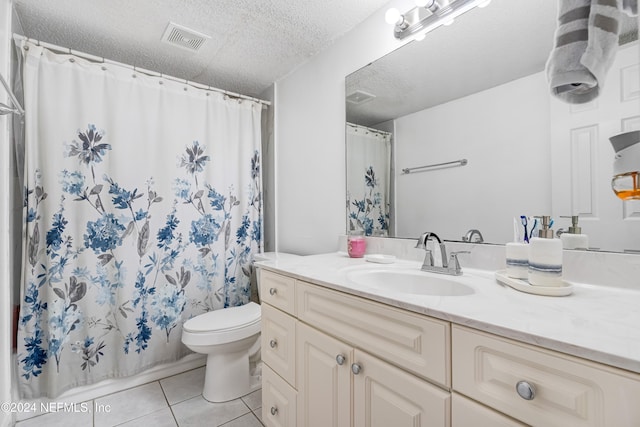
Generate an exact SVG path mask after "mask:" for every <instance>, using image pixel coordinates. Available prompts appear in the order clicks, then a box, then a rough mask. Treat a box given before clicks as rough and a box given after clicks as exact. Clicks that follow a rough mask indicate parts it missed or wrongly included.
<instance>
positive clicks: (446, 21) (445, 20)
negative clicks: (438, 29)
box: [442, 18, 453, 27]
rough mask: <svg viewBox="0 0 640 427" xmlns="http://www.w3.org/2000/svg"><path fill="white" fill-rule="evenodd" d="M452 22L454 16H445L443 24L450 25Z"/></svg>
mask: <svg viewBox="0 0 640 427" xmlns="http://www.w3.org/2000/svg"><path fill="white" fill-rule="evenodd" d="M451 24H453V18H444V19H443V20H442V25H445V26H447V27H448V26H449V25H451Z"/></svg>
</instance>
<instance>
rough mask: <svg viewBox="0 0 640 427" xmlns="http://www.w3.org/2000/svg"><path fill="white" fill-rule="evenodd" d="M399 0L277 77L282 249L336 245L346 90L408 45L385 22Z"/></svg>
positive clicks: (342, 225)
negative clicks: (350, 80) (348, 80)
mask: <svg viewBox="0 0 640 427" xmlns="http://www.w3.org/2000/svg"><path fill="white" fill-rule="evenodd" d="M392 6H393V7H397V8H398V9H399V10H407V9H409V8H411V7H412V6H413V2H412V1H408V0H407V1H393V2H391V3H389V5H388V6H385V7H383V8H381V9H380V10H379V11H377V12H375V13H374V14H372V15H371V16H370V17H369V18H368V19H367V20H366V21H364V22H363V23H362V24H360V25H359V26H358V27H356V28H355V29H353V30H352V31H350V32H349V33H347V34H346V35H345V36H344V37H342V38H341V39H339V40H338V41H337V42H336V43H335V44H334V45H332V46H331V47H329V48H328V49H326V50H324V51H323V52H321V53H319V54H318V55H316V56H314V57H313V58H311V59H310V60H309V62H307V63H306V64H304V65H302V66H301V67H299V68H298V69H296V70H295V71H294V72H292V73H291V74H289V75H288V76H286V77H285V78H283V79H281V80H279V81H278V82H276V99H277V106H276V121H275V123H276V125H275V129H276V168H277V170H276V174H277V183H276V186H277V224H278V230H277V242H278V248H277V249H278V250H279V251H283V252H291V253H296V254H301V255H306V254H313V253H323V252H332V251H335V250H337V244H338V243H337V242H338V240H337V238H338V235H339V234H344V233H345V231H346V221H345V215H346V213H345V200H346V190H345V187H346V183H345V142H344V141H345V104H344V97H345V88H344V83H345V81H344V79H345V76H347V75H348V74H350V73H352V72H354V71H356V70H357V69H359V68H362V67H364V66H365V65H367V64H368V63H369V62H371V61H374V60H375V59H377V58H379V57H381V56H383V55H385V54H386V53H389V52H391V51H392V50H394V49H396V48H397V47H399V46H401V45H402V43H401V42H399V41H397V40H396V39H395V38H394V37H393V28H392V26H390V25H388V24H386V23H385V21H384V14H385V12H386V10H387V9H388V8H389V7H392Z"/></svg>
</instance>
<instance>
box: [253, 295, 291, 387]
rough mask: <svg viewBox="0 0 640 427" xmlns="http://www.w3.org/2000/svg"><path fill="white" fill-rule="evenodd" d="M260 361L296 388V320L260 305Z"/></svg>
mask: <svg viewBox="0 0 640 427" xmlns="http://www.w3.org/2000/svg"><path fill="white" fill-rule="evenodd" d="M260 339H261V346H262V350H261V351H262V361H263V362H264V363H266V364H267V365H269V367H271V369H273V370H274V371H275V372H276V373H277V374H278V375H280V376H281V377H282V378H284V379H285V380H287V381H288V382H289V384H291V385H292V386H294V387H295V386H296V319H295V318H293V317H291V316H289V315H288V314H285V313H283V312H282V311H280V310H278V309H275V308H273V307H271V306H270V305H268V304H262V334H261V336H260Z"/></svg>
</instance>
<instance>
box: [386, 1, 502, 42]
mask: <svg viewBox="0 0 640 427" xmlns="http://www.w3.org/2000/svg"><path fill="white" fill-rule="evenodd" d="M490 1H491V0H417V1H416V4H418V6H416V7H414V8H413V9H411V10H409V11H408V12H406V13H405V14H404V15H401V14H400V13H399V12H398V10H397V9H389V10H388V11H387V14H386V16H385V18H386V21H387V22H388V23H390V24H394V31H393V33H394V36H395V37H396V38H397V39H399V40H403V39H405V38H407V37H410V36H419V35H421V34H425V33H427V32H429V31H431V30H433V29H435V28H437V27H439V26H441V25H449V24H450V23H452V22H453V20H454V19H455V18H456V17H458V16H460V15H462V14H463V13H465V12H467V11H469V10H471V9H473V8H474V7H476V6H479V7H484V6H486V5H487V4H489V2H490Z"/></svg>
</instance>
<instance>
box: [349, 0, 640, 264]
mask: <svg viewBox="0 0 640 427" xmlns="http://www.w3.org/2000/svg"><path fill="white" fill-rule="evenodd" d="M556 4H557V2H555V1H550V0H549V1H527V2H516V1H513V0H494V1H493V2H492V3H491V5H490V6H489V7H487V8H484V9H474V10H471V11H469V12H468V13H466V14H465V15H463V16H461V17H459V18H458V19H456V21H455V23H454V24H453V25H451V26H449V27H440V28H438V29H437V30H435V31H433V32H430V33H428V34H427V37H426V38H425V39H424V40H423V41H420V42H411V43H409V44H407V45H405V46H403V47H402V48H400V49H397V50H396V51H394V52H392V53H390V54H388V55H387V56H385V57H383V58H380V59H379V60H377V61H375V62H373V63H372V64H370V65H369V66H367V67H364V68H362V69H361V70H358V71H356V72H355V73H353V74H351V75H349V76H347V79H346V94H347V100H346V111H347V122H349V123H353V124H358V125H361V126H366V127H369V128H375V129H380V130H382V131H385V132H389V133H390V134H391V141H392V144H391V145H392V154H391V158H392V159H393V161H392V164H391V170H392V172H391V175H390V179H389V182H390V188H389V196H388V197H389V201H390V212H389V216H390V222H389V230H388V235H389V236H391V237H403V238H417V237H418V236H419V235H420V234H421V233H422V232H424V231H425V230H427V231H433V232H436V233H438V235H439V236H441V237H442V238H444V239H446V240H457V241H460V240H462V237H463V236H464V235H465V234H466V233H467V232H468V231H469V230H470V229H477V230H480V232H481V233H482V235H483V238H484V241H485V242H488V243H506V242H509V241H512V240H513V235H514V229H513V218H514V217H520V215H527V216H533V215H551V216H553V217H554V220H555V224H554V227H553V228H554V230H556V231H558V229H563V230H567V229H568V228H569V227H570V226H571V220H570V219H569V218H562V217H561V216H575V215H578V216H579V222H580V227H581V228H582V233H585V234H587V235H588V236H589V246H590V249H601V250H612V251H623V250H631V251H634V250H635V251H638V250H640V201H637V200H628V201H622V200H620V199H619V198H617V197H616V195H615V193H614V192H613V191H612V189H611V179H612V176H613V167H612V165H613V161H614V150H613V148H612V146H611V143H610V142H609V138H610V137H612V136H615V135H618V134H620V133H623V132H629V131H633V130H640V90H638V86H639V83H640V73H639V66H638V63H639V56H640V55H639V51H640V49H639V46H638V42H637V21H636V19H635V18H630V17H626V15H625V16H624V17H623V18H624V19H623V20H622V31H621V33H620V47H619V49H618V52H617V55H616V60H615V62H614V64H613V66H612V68H611V69H610V71H609V73H608V75H607V79H606V81H605V83H604V85H603V88H602V92H601V94H600V96H599V97H598V98H597V99H596V100H595V101H592V102H589V103H587V104H579V105H569V104H565V103H563V102H561V101H559V100H557V99H556V98H554V97H552V96H551V94H550V89H549V85H548V83H547V78H546V73H545V63H546V61H547V58H548V56H549V53H550V52H551V50H552V48H553V38H554V31H555V29H556V21H557V16H556V14H557V9H556ZM347 129H349V126H348V127H347ZM347 133H349V131H347ZM347 139H348V137H347ZM351 157H352V153H351V152H347V165H348V169H350V166H349V165H351V164H352V162H353V159H352V158H351ZM460 159H467V160H468V163H467V165H466V166H464V167H456V166H454V167H442V168H435V169H425V170H423V171H420V170H416V171H412V172H411V173H410V174H405V173H402V170H403V169H406V168H413V167H417V166H423V165H430V164H438V163H445V162H450V161H456V160H460ZM350 174H351V171H348V175H350ZM356 174H360V175H361V178H360V179H361V180H362V179H364V177H363V176H362V175H363V174H362V171H360V172H356ZM358 197H361V196H358ZM350 227H351V225H350V224H349V223H348V225H347V228H350Z"/></svg>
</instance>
